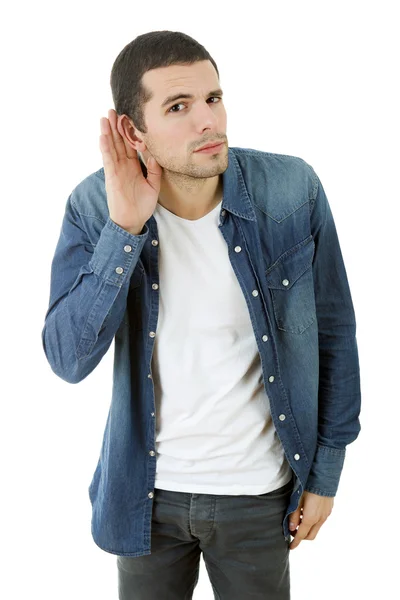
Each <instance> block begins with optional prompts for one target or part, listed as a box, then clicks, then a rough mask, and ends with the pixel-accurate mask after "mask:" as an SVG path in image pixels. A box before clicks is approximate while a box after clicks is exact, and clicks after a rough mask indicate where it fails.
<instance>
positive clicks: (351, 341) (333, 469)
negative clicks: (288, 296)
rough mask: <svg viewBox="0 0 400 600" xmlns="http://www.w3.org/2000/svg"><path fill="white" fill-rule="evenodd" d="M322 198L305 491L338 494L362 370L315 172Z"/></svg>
mask: <svg viewBox="0 0 400 600" xmlns="http://www.w3.org/2000/svg"><path fill="white" fill-rule="evenodd" d="M314 175H315V178H316V186H317V189H316V195H315V199H313V200H311V201H310V203H311V206H310V211H311V215H310V219H311V233H312V235H313V237H314V241H315V253H314V260H313V265H312V268H313V277H314V289H315V301H316V310H317V320H318V342H319V389H318V411H319V412H318V441H317V450H316V453H315V457H314V461H313V464H312V467H311V471H310V475H309V477H308V480H307V484H306V487H305V490H306V491H309V492H312V493H315V494H319V495H322V496H335V494H336V492H337V488H338V485H339V479H340V475H341V472H342V468H343V463H344V459H345V453H346V445H347V444H350V443H351V442H353V441H354V440H355V439H356V438H357V437H358V434H359V432H360V430H361V425H360V421H359V414H360V410H361V390H360V369H359V359H358V349H357V339H356V319H355V313H354V308H353V303H352V298H351V293H350V288H349V283H348V280H347V274H346V269H345V265H344V262H343V257H342V253H341V249H340V245H339V239H338V235H337V231H336V227H335V223H334V219H333V216H332V212H331V209H330V206H329V202H328V199H327V197H326V194H325V191H324V188H323V186H322V184H321V182H320V180H319V178H318V176H317V175H316V173H315V171H314Z"/></svg>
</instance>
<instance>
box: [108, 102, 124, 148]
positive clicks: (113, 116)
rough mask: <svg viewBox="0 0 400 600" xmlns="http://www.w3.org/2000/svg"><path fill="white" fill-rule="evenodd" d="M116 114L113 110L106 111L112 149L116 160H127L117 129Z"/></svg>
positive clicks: (122, 140) (122, 141) (121, 138)
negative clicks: (112, 144)
mask: <svg viewBox="0 0 400 600" xmlns="http://www.w3.org/2000/svg"><path fill="white" fill-rule="evenodd" d="M117 119H118V117H117V113H116V112H115V110H114V109H113V108H110V109H109V111H108V120H109V122H110V127H111V135H112V139H113V143H114V148H115V152H116V155H117V157H118V159H122V158H127V155H126V146H125V142H124V139H123V137H122V135H121V134H120V132H119V131H118V129H117Z"/></svg>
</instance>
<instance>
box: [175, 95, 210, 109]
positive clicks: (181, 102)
mask: <svg viewBox="0 0 400 600" xmlns="http://www.w3.org/2000/svg"><path fill="white" fill-rule="evenodd" d="M211 98H218V99H221V96H210V98H209V100H211ZM181 104H182V105H183V102H179V103H178V104H174V105H173V106H171V108H170V109H169V110H168V111H167V112H171V111H172V112H182V111H181V110H172V109H173V108H175V106H180V105H181ZM212 104H215V102H212Z"/></svg>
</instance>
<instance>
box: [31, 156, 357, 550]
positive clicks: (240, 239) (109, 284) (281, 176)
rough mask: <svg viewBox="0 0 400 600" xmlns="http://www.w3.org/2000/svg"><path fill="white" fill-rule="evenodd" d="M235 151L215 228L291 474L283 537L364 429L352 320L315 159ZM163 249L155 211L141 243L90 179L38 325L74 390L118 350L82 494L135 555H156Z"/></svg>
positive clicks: (64, 230)
mask: <svg viewBox="0 0 400 600" xmlns="http://www.w3.org/2000/svg"><path fill="white" fill-rule="evenodd" d="M228 151H229V165H228V168H227V170H226V171H225V172H224V173H223V175H222V178H223V200H222V207H221V212H220V223H219V228H220V231H221V234H222V235H223V237H224V239H225V241H226V244H227V252H228V255H229V259H230V261H231V264H232V268H233V270H234V272H235V274H236V276H237V279H238V282H239V284H240V286H241V289H242V291H243V294H244V298H245V300H246V303H247V305H248V308H249V315H250V319H251V324H252V327H253V330H254V335H255V339H256V342H257V345H258V349H259V354H260V360H261V365H262V371H263V383H264V386H265V388H266V391H267V393H268V397H269V399H270V408H271V415H272V419H273V423H274V426H275V428H276V431H277V435H278V436H279V439H280V441H281V443H282V445H283V448H284V451H285V456H286V458H287V460H288V462H289V464H290V466H291V469H292V471H293V473H294V474H295V483H294V487H293V491H292V494H291V497H290V502H289V506H288V507H287V510H286V513H285V515H284V518H283V520H282V534H283V535H284V536H285V537H287V536H289V535H290V532H289V528H288V516H289V514H290V513H291V512H293V511H295V510H296V508H297V507H298V504H299V499H300V498H301V494H302V493H303V491H304V490H307V491H310V492H313V493H316V494H320V495H322V496H335V494H336V492H337V488H338V485H339V479H340V476H341V472H342V468H343V464H344V459H345V453H346V445H347V444H350V443H351V442H353V441H354V440H355V439H356V438H357V436H358V434H359V432H360V429H361V426H360V421H359V413H360V408H361V390H360V373H359V360H358V350H357V340H356V320H355V313H354V309H353V303H352V298H351V293H350V288H349V283H348V280H347V275H346V269H345V265H344V262H343V257H342V253H341V249H340V245H339V240H338V235H337V231H336V227H335V223H334V219H333V215H332V212H331V208H330V205H329V203H328V199H327V196H326V194H325V191H324V188H323V186H322V184H321V181H320V180H319V177H318V176H317V174H316V173H315V171H314V169H313V168H312V167H311V165H309V164H308V163H307V162H305V161H304V160H303V159H301V158H299V157H294V156H287V155H283V154H273V153H269V152H262V151H259V150H253V149H248V148H235V147H234V148H229V149H228ZM141 166H142V170H143V174H144V175H146V173H147V171H146V167H145V165H144V164H143V163H142V162H141ZM237 246H240V247H241V248H242V249H243V251H241V252H235V248H236V247H237ZM158 251H159V247H158V235H157V223H156V220H155V218H154V216H151V217H150V219H149V220H148V221H147V222H146V224H145V225H144V227H143V230H142V231H141V233H140V234H139V235H132V234H130V233H128V232H127V231H126V230H124V229H122V228H121V227H119V226H118V225H117V224H116V223H115V222H114V221H112V219H111V218H110V216H109V211H108V205H107V196H106V191H105V180H104V169H103V168H101V169H99V170H98V171H96V172H94V173H92V174H91V175H89V176H88V177H86V178H85V179H84V180H83V181H81V182H80V183H79V184H78V185H77V186H76V188H74V189H73V190H72V192H71V194H70V196H69V197H68V199H67V202H66V206H65V214H64V218H63V222H62V226H61V231H60V236H59V240H58V243H57V246H56V250H55V254H54V258H53V262H52V266H51V287H50V299H49V307H48V310H47V313H46V315H45V323H44V327H43V331H42V343H43V349H44V352H45V354H46V357H47V360H48V362H49V364H50V366H51V368H52V370H53V372H54V373H55V374H56V375H57V376H59V377H61V378H62V379H64V380H65V381H67V382H69V383H79V382H80V381H82V380H83V379H85V377H87V376H88V375H89V374H90V373H91V372H92V371H93V370H94V369H95V368H96V366H97V365H98V364H99V363H100V361H101V359H102V357H103V356H104V355H105V353H106V352H107V350H108V349H109V347H110V346H111V343H112V342H113V341H114V342H115V347H114V371H113V388H112V398H111V404H110V409H109V413H108V417H107V422H106V425H105V431H104V437H103V442H102V446H101V450H100V455H99V459H98V463H97V466H96V469H95V471H94V474H93V477H92V481H91V483H90V486H89V490H88V491H89V498H90V502H91V504H92V523H91V531H92V536H93V539H94V541H95V543H96V544H97V545H98V546H99V547H100V548H102V549H103V550H105V551H106V552H110V553H112V554H117V555H125V556H132V557H137V556H142V555H146V554H150V553H151V520H152V508H153V502H154V492H155V490H154V488H155V485H154V484H155V475H156V459H157V456H156V447H155V446H156V444H155V423H156V414H155V411H156V407H155V398H154V388H153V382H152V374H151V358H152V352H153V345H154V337H155V336H156V335H157V317H158V310H159V294H160V293H162V290H161V289H159V287H157V286H159V283H160V281H159V272H158ZM156 284H157V285H156ZM177 376H178V373H177ZM266 483H267V482H266Z"/></svg>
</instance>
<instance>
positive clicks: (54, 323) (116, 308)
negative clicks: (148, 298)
mask: <svg viewBox="0 0 400 600" xmlns="http://www.w3.org/2000/svg"><path fill="white" fill-rule="evenodd" d="M75 193H76V192H75V190H74V192H72V194H71V195H70V196H69V198H68V200H67V203H66V207H65V214H64V218H63V222H62V227H61V232H60V236H59V239H58V243H57V246H56V250H55V254H54V257H53V261H52V265H51V284H50V300H49V307H48V310H47V312H46V315H45V324H44V327H43V330H42V344H43V349H44V352H45V354H46V358H47V360H48V362H49V364H50V366H51V368H52V370H53V371H54V373H55V374H56V375H58V376H59V377H61V378H62V379H64V380H65V381H68V382H69V383H78V382H79V381H81V380H82V379H84V378H85V377H87V375H89V373H91V372H92V371H93V369H94V368H95V367H96V366H97V365H98V363H99V362H100V360H101V359H102V357H103V356H104V355H105V353H106V352H107V350H108V348H109V347H110V345H111V342H112V340H113V338H114V335H115V333H116V331H117V329H118V327H119V326H120V324H121V321H122V318H123V316H124V312H125V310H126V303H127V296H128V291H129V283H130V278H131V275H132V272H133V270H134V269H135V267H136V264H137V261H138V259H139V256H140V253H141V250H142V248H143V244H144V242H145V240H146V238H147V236H148V233H149V231H148V228H147V226H146V225H145V226H144V228H143V230H142V233H141V234H139V235H133V234H131V233H129V232H128V231H126V230H124V229H122V228H121V227H120V226H119V225H117V224H116V223H114V221H113V220H112V219H111V218H110V217H109V218H108V219H107V222H106V224H105V225H104V227H103V229H102V231H101V233H100V237H99V239H98V242H97V244H96V246H95V247H93V244H92V243H91V241H90V239H89V238H88V235H87V233H86V231H85V228H84V226H83V223H82V219H81V217H80V214H79V211H78V209H77V206H76V204H75V202H74V196H75ZM125 246H131V251H129V252H127V251H125V249H124V247H125ZM118 267H122V269H123V271H122V272H120V269H118V271H119V272H118V271H117V270H116V269H117V268H118Z"/></svg>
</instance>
